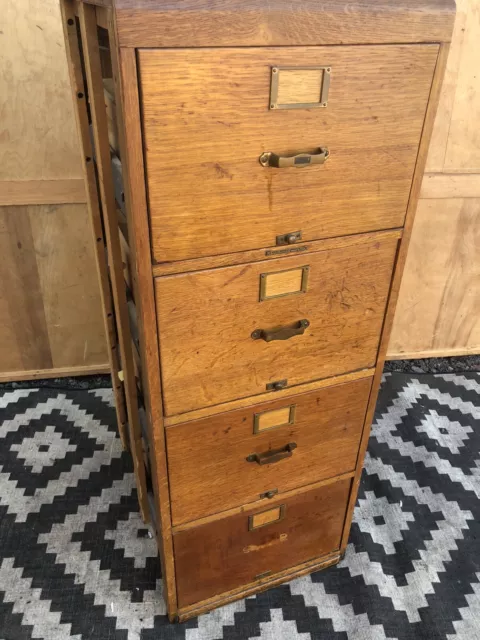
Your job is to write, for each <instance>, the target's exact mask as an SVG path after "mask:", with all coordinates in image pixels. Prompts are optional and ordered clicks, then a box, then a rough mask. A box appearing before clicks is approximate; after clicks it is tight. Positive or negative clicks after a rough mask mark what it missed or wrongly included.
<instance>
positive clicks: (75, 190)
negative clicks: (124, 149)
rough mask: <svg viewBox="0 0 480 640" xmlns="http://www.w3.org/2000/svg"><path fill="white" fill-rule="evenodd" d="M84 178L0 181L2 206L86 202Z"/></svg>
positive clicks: (0, 204) (0, 201)
mask: <svg viewBox="0 0 480 640" xmlns="http://www.w3.org/2000/svg"><path fill="white" fill-rule="evenodd" d="M86 201H87V196H86V193H85V182H84V180H83V178H74V179H71V180H15V181H8V182H1V183H0V206H2V207H3V206H5V205H28V204H67V203H77V202H86Z"/></svg>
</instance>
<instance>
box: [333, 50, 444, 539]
mask: <svg viewBox="0 0 480 640" xmlns="http://www.w3.org/2000/svg"><path fill="white" fill-rule="evenodd" d="M448 51H449V46H448V45H445V44H443V45H441V46H440V50H439V53H438V58H437V64H436V65H435V73H434V75H433V78H432V84H431V88H430V96H429V101H428V107H427V113H426V116H425V122H424V124H423V130H422V138H421V140H420V147H419V150H418V157H417V164H416V166H415V173H414V176H413V183H412V190H411V192H410V198H409V201H408V208H407V216H406V219H405V227H404V232H403V236H402V240H401V242H400V243H399V248H398V252H397V256H396V261H395V270H394V274H393V278H392V283H391V288H390V294H389V297H388V306H387V312H386V314H385V319H384V323H383V327H382V337H381V340H380V346H379V349H378V356H377V364H376V369H375V375H374V378H373V384H372V390H371V393H370V399H369V402H368V409H367V415H366V418H365V426H364V429H363V434H362V440H361V444H360V449H359V452H358V460H357V471H356V473H355V478H354V480H353V484H352V492H351V494H350V500H349V505H348V511H347V516H346V518H345V526H344V529H343V536H342V547H341V548H342V551H344V550H345V549H346V546H347V543H348V535H349V532H350V526H351V523H352V517H353V509H354V507H355V501H356V496H357V493H358V487H359V485H360V478H361V475H362V468H363V461H364V458H365V452H366V450H367V445H368V438H369V436H370V430H371V424H372V420H373V416H374V412H375V406H376V403H377V397H378V391H379V389H380V383H381V381H382V373H383V367H384V364H385V358H386V355H387V349H388V344H389V341H390V336H391V331H392V325H393V321H394V316H395V309H396V306H397V301H398V294H399V290H400V284H401V281H402V275H403V272H404V269H405V262H406V259H407V253H408V247H409V243H410V239H411V236H412V228H413V223H414V219H415V212H416V209H417V205H418V199H419V195H420V189H421V186H422V181H423V175H424V172H425V165H426V162H427V154H428V147H429V144H430V140H431V137H432V131H433V126H434V122H435V116H436V113H437V107H438V102H439V97H440V91H441V87H442V81H443V77H444V74H445V68H446V65H447V59H448Z"/></svg>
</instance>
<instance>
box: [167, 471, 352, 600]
mask: <svg viewBox="0 0 480 640" xmlns="http://www.w3.org/2000/svg"><path fill="white" fill-rule="evenodd" d="M350 487H351V480H350V479H346V480H342V481H337V482H333V483H331V484H328V485H324V486H322V487H320V488H316V489H311V490H310V491H305V492H304V493H301V494H297V495H295V496H292V497H290V498H287V499H286V500H283V501H279V500H276V501H275V503H274V504H273V505H269V506H265V507H263V508H261V509H259V508H258V507H257V508H256V509H248V510H245V511H244V512H242V513H239V514H236V515H233V516H230V517H228V518H224V519H220V520H216V521H214V522H210V523H208V524H204V525H201V526H199V527H194V528H192V529H187V530H184V531H180V532H178V533H177V534H175V535H174V551H175V566H176V574H177V594H178V605H179V607H186V606H189V605H191V604H194V603H196V602H200V601H202V600H206V599H207V598H211V597H212V596H215V595H220V594H221V593H223V592H225V591H231V590H232V589H236V588H237V587H241V586H242V585H244V584H248V583H251V582H254V581H255V580H256V579H258V578H259V577H263V576H265V575H266V574H268V573H272V574H274V573H276V572H278V571H282V570H284V569H288V568H290V567H294V566H295V565H297V564H301V563H302V562H306V561H308V560H311V559H314V558H317V557H319V556H322V555H325V554H327V553H331V552H333V551H335V550H337V549H338V548H339V547H340V540H341V536H342V529H343V523H344V520H345V514H346V510H347V503H348V497H349V494H350Z"/></svg>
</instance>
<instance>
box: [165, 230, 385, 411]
mask: <svg viewBox="0 0 480 640" xmlns="http://www.w3.org/2000/svg"><path fill="white" fill-rule="evenodd" d="M352 243H353V241H352ZM396 246H397V240H396V239H395V238H392V237H389V236H387V237H383V238H382V239H378V240H377V239H375V240H372V239H370V240H369V241H361V240H359V241H358V242H357V243H356V244H352V246H347V247H342V248H337V249H330V250H325V251H317V252H315V253H311V254H308V255H304V256H295V257H286V258H279V259H276V260H271V261H268V262H257V263H249V264H246V265H239V266H234V267H226V268H221V269H211V270H205V271H196V272H194V273H187V274H182V275H175V276H166V277H162V278H157V279H156V281H155V282H156V301H157V319H158V326H159V335H160V352H161V367H162V374H163V392H164V406H165V413H166V415H175V414H181V413H184V412H186V411H189V410H193V409H198V408H201V407H205V406H211V405H215V404H220V403H222V402H227V401H230V400H234V399H236V398H242V397H243V398H244V397H249V396H253V395H255V394H259V393H264V392H265V391H268V390H270V389H271V388H272V385H273V384H275V383H276V381H282V382H281V383H280V386H282V385H283V386H288V387H290V386H293V385H298V384H300V383H303V382H308V381H312V380H317V379H320V378H327V377H329V376H333V375H336V374H341V373H345V372H348V371H354V370H357V369H363V368H368V367H371V366H373V365H374V364H375V361H376V355H377V348H378V342H379V339H380V332H381V327H382V322H383V315H384V310H385V305H386V301H387V295H388V291H389V284H390V277H391V272H392V266H393V261H394V256H395V251H396ZM305 321H306V322H305ZM305 324H308V326H305ZM289 336H290V337H289ZM288 337H289V339H279V338H288ZM285 381H286V382H285Z"/></svg>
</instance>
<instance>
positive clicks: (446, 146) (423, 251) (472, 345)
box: [388, 0, 480, 358]
mask: <svg viewBox="0 0 480 640" xmlns="http://www.w3.org/2000/svg"><path fill="white" fill-rule="evenodd" d="M479 11H480V3H479V1H478V0H457V17H456V21H455V29H454V33H453V39H452V43H451V47H450V53H449V56H448V62H447V69H446V74H445V79H444V82H443V86H442V91H441V96H440V103H439V109H438V113H437V117H436V120H435V126H434V131H433V136H432V142H431V145H430V150H429V154H428V161H427V171H428V172H429V173H427V174H426V176H425V178H424V180H423V184H422V190H421V194H420V196H421V198H422V199H424V198H425V199H431V200H432V202H431V203H429V202H428V201H424V200H421V201H420V203H419V212H418V221H417V222H416V224H415V226H414V228H413V237H412V242H411V247H410V253H409V257H408V260H407V264H406V271H405V276H404V283H403V285H402V288H401V292H400V298H399V303H398V309H397V314H396V317H395V323H394V326H393V331H392V338H391V344H390V346H389V350H388V357H389V358H425V357H444V356H454V355H455V356H458V355H467V354H471V353H479V352H480V346H479V341H478V337H477V330H476V328H475V318H476V317H477V316H478V314H479V307H478V306H476V307H475V306H473V305H474V302H475V297H476V293H475V286H474V285H473V284H472V282H473V281H472V280H471V278H472V277H473V278H475V275H474V274H475V273H476V272H477V270H478V265H477V263H478V260H477V257H476V255H475V253H474V251H473V250H471V249H469V246H470V242H471V237H470V238H469V237H465V238H463V237H462V233H468V229H469V222H468V220H469V219H470V220H472V216H473V217H475V215H476V213H475V210H478V206H479V204H478V203H479V200H478V199H479V198H480V182H479V180H480V138H479V135H478V126H477V123H478V119H479V117H480V116H479V114H480V84H479V78H480V76H479V74H478V72H477V68H478V39H479V35H480V14H479ZM440 198H441V199H444V202H442V201H440V200H439V199H440ZM466 198H475V199H476V204H475V203H474V202H468V201H467V200H465V199H466ZM449 215H450V216H451V219H448V216H449ZM437 218H438V219H437ZM454 221H455V222H456V224H458V228H456V227H453V226H452V223H453V222H454ZM445 233H448V235H445ZM473 233H475V232H474V231H473ZM432 240H434V241H432ZM453 247H457V250H458V255H457V254H455V255H453V254H452V250H453ZM421 266H423V267H424V268H425V271H424V274H422V273H421V272H420V271H419V269H420V267H421ZM464 279H465V280H464ZM452 283H456V286H458V287H459V288H462V287H463V288H465V287H466V286H468V287H469V289H470V290H469V291H468V293H467V291H465V290H463V291H462V292H460V291H459V290H457V289H456V287H455V288H452ZM410 286H411V287H414V288H413V289H411V290H410ZM472 287H473V290H472ZM462 293H463V295H464V297H463V298H462V302H459V296H461V295H462ZM426 301H428V303H429V304H431V305H432V307H428V309H427V306H426V304H424V302H425V303H426ZM459 304H460V307H461V311H460V314H459V315H461V316H462V317H463V314H465V313H468V314H469V315H470V316H471V326H470V328H469V329H467V328H466V327H465V325H463V328H462V329H461V328H460V324H458V325H457V328H455V325H454V320H453V318H454V316H455V315H456V314H457V305H459ZM465 304H466V306H465ZM421 310H424V311H425V310H426V311H427V312H426V315H425V318H424V317H423V315H422V313H421ZM437 322H438V325H437ZM462 339H463V340H464V342H463V344H462Z"/></svg>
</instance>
